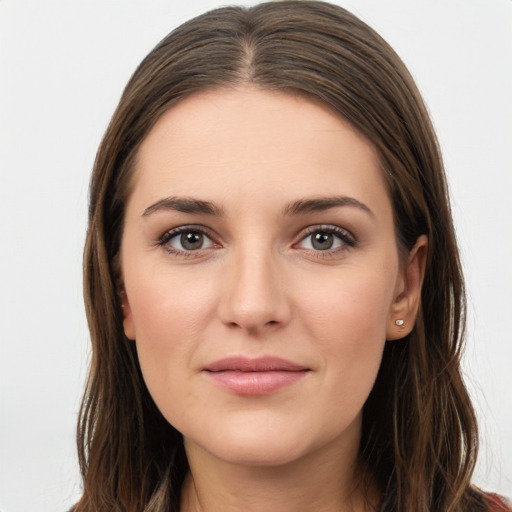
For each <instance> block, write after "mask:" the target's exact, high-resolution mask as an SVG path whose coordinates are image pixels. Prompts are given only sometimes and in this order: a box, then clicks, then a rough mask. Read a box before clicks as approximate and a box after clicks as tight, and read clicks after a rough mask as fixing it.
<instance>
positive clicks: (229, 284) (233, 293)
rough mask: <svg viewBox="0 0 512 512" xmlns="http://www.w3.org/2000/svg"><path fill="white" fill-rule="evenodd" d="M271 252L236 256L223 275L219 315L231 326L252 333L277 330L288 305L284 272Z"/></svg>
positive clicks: (286, 315) (288, 314)
mask: <svg viewBox="0 0 512 512" xmlns="http://www.w3.org/2000/svg"><path fill="white" fill-rule="evenodd" d="M278 267H279V265H278V263H277V261H276V259H275V258H273V257H272V255H271V254H267V255H265V254H262V253H257V254H254V253H252V254H250V255H249V254H247V253H245V254H243V253H240V254H238V255H235V256H234V257H233V259H232V260H231V261H230V262H229V263H228V262H226V268H225V269H224V272H223V275H222V284H221V287H222V291H221V295H222V297H221V300H220V303H219V308H218V311H219V317H220V319H221V321H222V322H223V323H224V324H225V325H227V326H228V327H230V328H238V329H241V330H243V331H245V332H246V333H248V334H251V335H259V334H262V333H264V332H267V331H269V330H275V329H279V328H280V327H283V326H285V325H286V324H288V322H289V321H290V317H291V307H290V301H289V300H288V297H287V287H286V284H285V282H284V277H283V273H282V272H280V269H279V268H278Z"/></svg>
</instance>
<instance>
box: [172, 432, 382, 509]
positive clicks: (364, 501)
mask: <svg viewBox="0 0 512 512" xmlns="http://www.w3.org/2000/svg"><path fill="white" fill-rule="evenodd" d="M185 446H186V449H187V457H188V460H189V464H190V472H189V474H188V475H187V477H186V479H185V482H184V484H183V488H182V496H181V507H180V510H181V512H235V511H236V512H239V511H241V510H243V511H244V512H268V511H269V510H271V511H272V512H292V511H293V512H311V511H312V510H314V511H315V512H335V511H336V512H366V511H368V510H374V508H373V507H372V505H375V504H376V502H377V500H376V493H369V492H368V489H365V488H363V486H362V485H360V482H359V479H358V477H357V475H358V474H359V472H358V463H357V450H351V452H347V451H346V450H345V451H343V453H340V450H339V447H337V446H331V445H328V446H325V447H324V449H323V450H321V452H318V451H317V452H315V453H314V454H312V455H307V456H305V457H303V458H302V459H301V460H298V461H297V460H296V461H293V462H290V463H287V464H282V465H273V466H253V465H243V464H233V463H230V462H226V461H222V460H219V459H218V458H216V457H215V456H213V455H211V454H209V453H208V452H206V451H204V450H203V449H202V448H200V447H198V446H197V445H194V444H192V443H189V442H186V444H185Z"/></svg>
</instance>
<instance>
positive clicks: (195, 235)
mask: <svg viewBox="0 0 512 512" xmlns="http://www.w3.org/2000/svg"><path fill="white" fill-rule="evenodd" d="M159 245H162V246H165V248H166V249H167V250H168V251H169V252H171V253H186V252H193V251H199V250H201V249H208V248H210V247H213V246H214V242H213V240H212V239H211V238H210V237H209V236H208V235H207V234H206V233H205V231H204V230H202V229H199V228H195V227H190V226H184V227H181V228H176V229H173V230H172V231H168V232H167V233H165V234H164V235H163V236H162V238H161V239H160V240H159Z"/></svg>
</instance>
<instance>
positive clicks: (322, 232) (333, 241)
mask: <svg viewBox="0 0 512 512" xmlns="http://www.w3.org/2000/svg"><path fill="white" fill-rule="evenodd" d="M355 244H356V241H355V239H354V237H353V236H352V235H350V233H349V232H348V231H346V230H344V229H342V228H340V227H337V226H319V227H312V228H309V229H308V230H307V232H306V234H305V235H304V236H303V237H302V239H301V240H300V242H299V243H298V244H297V247H299V248H301V249H306V250H310V251H336V250H341V249H343V248H344V247H346V246H349V247H353V246H355Z"/></svg>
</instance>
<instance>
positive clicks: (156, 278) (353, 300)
mask: <svg viewBox="0 0 512 512" xmlns="http://www.w3.org/2000/svg"><path fill="white" fill-rule="evenodd" d="M121 263H122V276H123V283H124V290H125V296H124V299H123V301H124V314H125V321H124V326H125V332H126V335H127V337H128V338H130V339H133V340H135V343H136V346H137V352H138V356H139V359H140V365H141V368H142V372H143V375H144V379H145V381H146V383H147V386H148V389H149V391H150V393H151V395H152V397H153V399H154V401H155V402H156V404H157V406H158V407H159V409H160V410H161V412H162V413H163V415H164V416H165V417H166V419H167V420H168V421H169V422H170V423H171V424H172V425H174V426H175V427H176V428H177V429H178V430H179V431H181V432H182V434H183V435H184V437H185V440H186V446H187V449H189V450H192V449H194V448H195V449H198V450H202V451H205V452H207V453H208V454H209V455H211V456H213V457H216V458H219V459H222V460H224V461H230V462H236V463H244V464H263V465H276V464H282V463H287V462H291V461H294V460H297V459H299V458H301V457H303V456H306V455H309V454H313V453H315V452H319V451H321V450H326V449H328V450H334V452H331V453H340V454H341V453H347V450H348V451H351V453H352V452H353V451H354V450H357V444H358V440H359V433H360V418H361V409H362V407H363V404H364V402H365V400H366V398H367V396H368V394H369V393H370V390H371V388H372V386H373V383H374V380H375V377H376V374H377V371H378V368H379V364H380V361H381V355H382V350H383V347H384V343H385V340H386V337H388V338H396V337H401V335H400V334H399V332H398V330H399V328H398V327H397V326H395V324H394V321H395V320H396V319H397V318H399V316H398V315H399V314H400V313H401V312H402V309H400V308H402V307H403V302H404V298H403V297H404V296H405V295H406V294H407V278H406V271H405V272H404V271H402V270H401V268H402V267H401V266H400V265H399V258H398V252H397V246H396V240H395V234H394V227H393V216H392V207H391V203H390V200H389V197H388V194H387V192H386V187H385V184H384V181H383V178H382V176H381V171H380V169H379V165H378V162H377V157H376V153H375V151H374V149H373V147H372V146H371V145H370V144H369V143H368V142H367V141H366V140H365V139H364V138H362V137H361V136H360V135H358V133H356V132H355V131H354V130H353V129H352V128H351V126H350V125H349V124H347V123H346V122H344V121H343V120H342V119H341V118H340V117H338V116H336V115H334V114H333V113H332V112H330V111H329V110H328V109H326V108H325V107H323V106H320V105H318V104H315V103H313V102H311V101H308V100H305V99H303V98H300V97H295V96H292V95H287V94H284V93H276V92H264V91H260V90H257V89H253V88H242V89H238V90H218V91H212V92H208V93H200V94H197V95H194V96H192V97H189V98H187V99H185V100H183V101H182V102H181V103H179V104H178V105H176V106H174V107H173V108H171V109H170V110H169V111H168V112H167V113H166V114H164V115H163V116H162V118H161V119H160V120H159V121H158V123H157V124H156V125H155V127H154V128H153V129H152V130H151V132H150V133H149V135H148V137H147V138H146V139H145V140H144V142H143V144H142V146H141V148H140V151H139V154H138V158H137V162H136V169H135V174H134V181H133V192H132V194H131V197H130V199H129V201H128V204H127V209H126V219H125V228H124V233H123V239H122V249H121Z"/></svg>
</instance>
